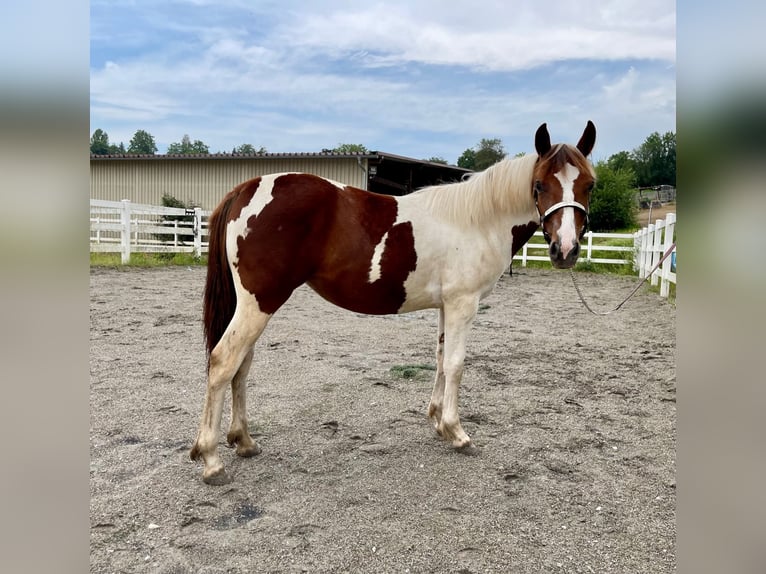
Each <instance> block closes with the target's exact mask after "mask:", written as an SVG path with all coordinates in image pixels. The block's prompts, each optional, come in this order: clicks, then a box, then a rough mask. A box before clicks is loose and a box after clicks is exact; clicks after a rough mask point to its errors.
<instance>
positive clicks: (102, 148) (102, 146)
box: [90, 128, 111, 155]
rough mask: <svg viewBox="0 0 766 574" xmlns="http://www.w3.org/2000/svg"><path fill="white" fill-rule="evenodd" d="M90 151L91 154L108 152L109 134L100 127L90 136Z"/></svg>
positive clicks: (105, 153)
mask: <svg viewBox="0 0 766 574" xmlns="http://www.w3.org/2000/svg"><path fill="white" fill-rule="evenodd" d="M90 153H92V154H93V155H107V154H109V153H111V152H110V146H109V135H108V134H107V133H106V132H105V131H104V130H102V129H101V128H99V129H97V130H96V131H95V132H93V135H92V136H90Z"/></svg>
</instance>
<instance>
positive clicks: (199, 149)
mask: <svg viewBox="0 0 766 574" xmlns="http://www.w3.org/2000/svg"><path fill="white" fill-rule="evenodd" d="M198 153H210V150H209V148H208V146H207V145H205V144H204V143H203V142H202V141H200V140H194V141H191V138H190V137H189V134H184V137H182V138H181V141H180V142H173V143H171V144H170V145H169V146H168V154H173V155H190V154H198Z"/></svg>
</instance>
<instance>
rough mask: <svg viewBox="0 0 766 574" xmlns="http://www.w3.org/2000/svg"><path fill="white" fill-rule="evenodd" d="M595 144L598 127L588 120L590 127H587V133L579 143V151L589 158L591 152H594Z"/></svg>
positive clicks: (584, 133)
mask: <svg viewBox="0 0 766 574" xmlns="http://www.w3.org/2000/svg"><path fill="white" fill-rule="evenodd" d="M595 143H596V126H594V125H593V122H592V121H590V120H588V125H586V126H585V131H584V132H583V133H582V137H581V138H580V141H579V142H577V149H579V150H580V153H582V154H583V155H584V156H585V157H588V156H589V155H590V152H591V151H593V146H594V145H595Z"/></svg>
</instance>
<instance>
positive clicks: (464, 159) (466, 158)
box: [457, 148, 476, 171]
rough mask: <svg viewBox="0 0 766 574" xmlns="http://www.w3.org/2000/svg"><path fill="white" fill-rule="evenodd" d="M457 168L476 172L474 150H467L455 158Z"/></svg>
mask: <svg viewBox="0 0 766 574" xmlns="http://www.w3.org/2000/svg"><path fill="white" fill-rule="evenodd" d="M457 165H458V167H462V168H465V169H472V170H474V171H476V150H474V149H472V148H468V149H467V150H465V151H464V152H463V154H462V155H461V156H460V157H459V158H457Z"/></svg>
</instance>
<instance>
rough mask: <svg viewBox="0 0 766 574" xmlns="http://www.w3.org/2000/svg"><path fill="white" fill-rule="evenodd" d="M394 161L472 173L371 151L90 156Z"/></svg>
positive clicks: (111, 157)
mask: <svg viewBox="0 0 766 574" xmlns="http://www.w3.org/2000/svg"><path fill="white" fill-rule="evenodd" d="M386 158H388V159H392V160H395V161H401V162H406V163H417V164H421V165H430V166H434V167H441V168H445V167H446V168H450V169H457V170H461V171H465V172H470V171H471V170H470V169H465V168H462V167H458V166H456V165H449V164H442V163H435V162H431V161H428V160H425V159H415V158H412V157H406V156H402V155H396V154H393V153H386V152H380V151H371V152H368V153H358V152H354V153H335V152H324V151H323V152H281V153H280V152H277V153H269V152H267V153H249V154H239V153H195V154H129V153H120V154H107V155H96V154H90V159H92V160H137V159H148V160H168V159H172V160H200V159H217V160H236V159H386Z"/></svg>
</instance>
